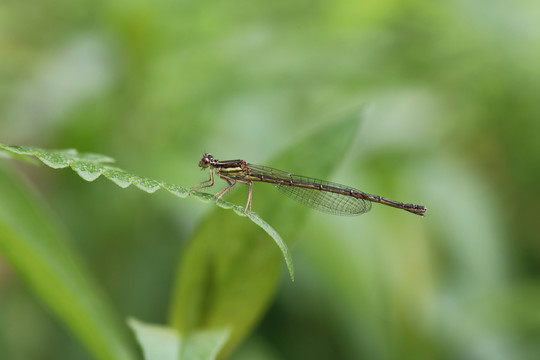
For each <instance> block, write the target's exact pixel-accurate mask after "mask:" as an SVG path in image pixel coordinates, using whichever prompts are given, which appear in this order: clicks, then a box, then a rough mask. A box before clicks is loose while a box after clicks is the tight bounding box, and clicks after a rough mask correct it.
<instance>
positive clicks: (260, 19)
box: [0, 0, 540, 360]
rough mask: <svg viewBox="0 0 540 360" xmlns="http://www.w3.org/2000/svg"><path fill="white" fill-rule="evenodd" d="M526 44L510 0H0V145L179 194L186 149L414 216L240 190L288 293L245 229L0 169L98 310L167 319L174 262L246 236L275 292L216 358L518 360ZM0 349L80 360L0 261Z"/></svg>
mask: <svg viewBox="0 0 540 360" xmlns="http://www.w3.org/2000/svg"><path fill="white" fill-rule="evenodd" d="M539 44H540V5H539V4H538V3H537V2H534V1H479V0H472V1H471V0H470V1H463V0H461V1H459V0H455V1H445V2H433V1H421V0H416V1H415V0H409V1H364V2H360V1H352V0H342V1H340V0H335V1H282V0H278V1H271V2H269V1H256V0H250V1H240V0H238V1H214V0H209V1H200V2H196V1H171V0H161V1H120V0H117V1H95V0H92V1H90V0H88V1H80V0H79V1H72V0H71V1H67V0H45V1H43V0H42V1H15V0H4V1H2V2H1V3H0V142H2V143H7V144H14V145H15V144H21V145H32V146H40V147H44V148H77V149H78V150H79V151H87V152H96V153H102V154H106V155H109V156H112V157H114V158H115V159H117V163H118V165H119V166H121V167H122V168H124V169H127V170H128V171H131V172H133V173H135V174H139V175H142V176H147V177H151V178H155V179H160V180H163V181H167V182H169V183H174V184H180V185H183V186H186V187H189V186H191V185H193V184H195V183H197V182H199V181H202V180H205V179H206V178H207V173H206V172H205V173H203V172H201V171H199V169H198V167H197V163H198V161H199V159H200V157H201V155H202V153H203V152H205V151H207V152H211V153H213V154H214V155H215V157H216V158H218V159H223V160H225V159H237V158H242V159H245V160H247V161H249V162H252V163H256V164H262V165H270V166H274V167H278V168H281V169H283V170H287V171H291V172H297V173H300V174H302V175H307V176H316V177H324V178H326V179H328V180H332V181H336V182H340V183H344V184H348V185H351V186H354V187H357V188H359V189H361V190H363V191H366V192H369V193H373V194H379V195H383V196H386V197H389V198H392V199H395V200H399V201H406V202H414V203H418V204H422V205H425V206H427V207H428V208H429V210H428V213H427V216H426V217H425V218H424V219H422V218H420V217H417V216H414V215H412V214H408V213H405V212H402V211H399V210H396V209H391V208H386V207H383V206H377V205H375V206H374V208H373V210H372V211H371V212H370V213H369V214H366V215H363V216H361V217H358V218H347V217H334V216H331V215H327V214H321V213H315V212H313V211H311V210H310V209H307V208H304V207H302V206H301V205H298V204H296V203H294V202H292V201H291V200H289V199H287V198H284V199H281V198H282V196H280V194H279V192H277V191H275V190H274V189H272V187H271V186H270V185H267V184H260V185H259V184H257V185H256V186H255V192H254V200H253V210H254V211H256V212H257V213H258V214H259V215H260V216H261V217H262V218H263V219H265V220H266V221H267V222H268V223H270V224H271V225H272V226H273V227H274V229H276V230H277V231H278V232H279V233H280V234H281V236H282V237H283V238H284V240H285V241H286V242H287V243H288V244H289V245H290V247H291V249H292V255H293V259H294V261H295V264H296V281H295V282H294V283H291V282H290V281H289V279H288V274H287V273H286V270H285V265H284V263H283V261H282V259H279V253H278V252H277V250H276V249H277V248H276V247H275V244H274V243H273V241H272V240H271V239H270V238H269V237H268V236H267V235H266V234H264V233H263V232H262V230H260V229H259V228H257V227H256V226H255V225H253V224H252V223H251V222H249V221H248V220H247V219H244V218H239V217H237V216H235V215H231V213H230V212H229V211H226V210H222V209H219V208H217V207H215V206H213V205H212V204H202V203H200V202H198V201H195V200H194V199H190V198H188V199H186V200H182V199H179V198H177V197H174V196H171V195H170V194H167V193H165V192H163V191H161V192H158V193H156V194H154V195H152V196H150V195H148V194H145V193H143V192H141V191H138V190H135V189H126V190H121V189H120V188H118V187H117V186H115V185H114V184H112V183H111V182H108V181H105V180H98V181H97V182H95V183H91V184H89V183H86V182H84V181H82V180H81V179H80V178H79V177H77V176H76V175H75V174H73V173H72V172H70V171H68V170H63V171H54V170H51V169H49V168H46V167H35V166H31V165H23V164H21V163H20V162H16V161H2V162H1V163H0V167H2V168H9V169H11V170H13V171H15V172H16V173H17V174H18V175H17V176H18V177H19V178H20V179H21V181H22V182H23V183H24V184H25V185H26V186H28V188H29V189H31V190H29V191H30V192H32V193H33V194H34V196H35V198H36V199H39V200H37V201H39V202H40V203H42V205H43V206H44V207H45V208H46V209H47V212H48V213H49V215H50V217H51V218H52V219H53V222H54V224H55V226H57V227H58V228H59V229H61V231H62V232H63V233H65V234H66V235H67V238H68V239H69V240H70V242H71V243H72V244H71V245H73V247H74V249H76V251H77V253H78V254H79V255H80V257H81V258H82V259H83V262H84V264H85V265H86V266H87V267H88V268H89V269H90V272H91V275H92V276H93V277H95V279H96V282H97V283H98V284H99V286H100V287H101V288H102V290H103V293H104V294H105V296H106V297H107V298H108V299H109V300H110V302H111V304H112V305H113V307H114V309H115V310H116V311H117V313H118V315H119V316H120V317H121V318H125V317H128V316H134V317H136V318H139V319H142V320H144V321H147V322H151V323H158V324H166V323H169V322H172V323H175V320H174V319H172V318H174V317H175V316H174V315H171V313H174V311H175V310H174V305H172V304H173V303H174V301H172V300H171V299H173V298H174V297H175V295H174V292H175V290H174V289H175V288H177V289H178V288H182V286H183V285H182V284H183V283H182V279H185V277H186V276H188V275H186V273H189V270H192V271H193V272H197V271H198V268H197V267H196V266H197V265H195V267H188V271H186V268H184V270H181V269H182V266H185V262H184V261H183V260H182V259H183V257H184V256H185V254H186V253H187V252H188V249H189V248H190V246H191V245H189V244H191V243H192V242H193V241H195V240H194V239H197V238H199V239H200V238H204V237H207V238H212V239H218V240H219V241H220V242H221V245H220V249H221V248H223V250H224V251H223V252H221V251H219V254H218V255H217V256H219V257H227V256H228V254H227V251H226V249H227V244H228V241H229V238H228V236H225V235H224V234H231V233H232V234H239V236H246V237H249V236H248V235H243V234H257V238H256V239H255V237H254V238H253V241H252V242H251V246H252V247H254V248H257V247H258V246H265V247H268V248H270V249H272V250H269V251H271V252H273V251H276V254H277V255H276V254H274V255H276V256H277V258H278V259H279V262H277V264H279V268H278V269H277V271H280V274H281V275H280V280H281V281H280V282H279V283H278V284H279V285H278V286H277V287H272V286H269V287H268V289H267V292H266V293H265V294H266V298H265V299H266V300H265V301H262V302H259V303H258V304H259V305H258V306H260V312H259V315H258V316H257V318H258V321H255V322H254V323H253V324H251V325H249V326H248V330H246V335H245V337H243V338H242V339H241V340H239V341H238V344H237V345H238V346H232V348H231V349H230V350H231V352H230V353H229V357H230V358H231V359H490V360H493V359H537V358H539V356H540V341H539V339H540V306H539V304H540V283H539V274H540V266H539V264H540V242H539V241H538V240H539V235H538V234H540V221H539V215H538V214H539V211H538V203H539V201H540V187H539V186H538V184H539V180H538V179H539V176H540V119H539V114H540V98H539V94H540V46H538V45H539ZM318 159H324V160H323V161H320V162H319V161H318ZM220 185H222V184H220ZM220 188H221V187H217V188H216V189H215V191H217V190H219V189H220ZM278 194H279V195H278ZM245 196H246V191H245V189H237V190H236V191H235V194H234V195H232V196H228V197H227V200H230V201H232V202H234V203H236V204H240V205H243V204H244V201H245ZM0 201H2V199H0ZM274 203H276V204H277V205H276V207H277V206H279V209H280V210H279V211H276V210H275V209H276V208H275V207H274V208H273V207H272V206H269V205H268V204H274ZM273 209H274V210H273ZM233 217H234V218H235V219H232V218H233ZM224 224H225V225H224ZM238 224H241V225H238ZM222 226H226V227H227V228H228V230H227V231H228V232H225V231H224V232H223V233H222V232H221V227H222ZM261 244H264V245H261ZM274 248H276V249H274ZM255 251H256V250H255ZM249 256H250V255H249V254H248V255H246V257H249ZM254 256H255V255H254ZM182 264H184V265H182ZM179 274H183V275H179ZM237 276H238V280H237V281H239V282H240V283H242V279H243V276H246V277H249V274H237ZM270 278H271V276H270ZM251 280H253V281H256V279H255V280H254V279H251ZM207 296H210V298H211V297H212V293H211V292H210V295H208V294H207ZM244 300H245V302H246V305H245V306H246V307H249V306H250V305H249V302H250V301H252V299H244ZM171 319H172V320H171ZM177 326H180V327H182V325H178V324H177ZM0 355H2V358H6V359H8V358H9V359H52V358H54V359H91V358H92V355H91V353H89V352H88V351H87V349H86V348H85V347H84V346H83V345H81V343H80V342H79V341H77V339H76V337H75V336H74V335H73V334H72V333H71V332H70V331H69V330H68V329H67V328H66V327H65V326H64V325H63V323H62V322H61V321H59V320H58V318H56V317H55V316H54V315H52V313H51V312H50V311H49V310H48V308H47V307H46V306H44V305H43V303H42V301H40V299H39V297H38V296H36V295H35V293H34V292H32V290H31V289H30V288H29V287H28V286H27V285H26V283H25V282H24V281H23V280H22V278H21V277H20V276H18V273H17V271H16V270H15V269H14V268H13V267H12V266H11V265H10V263H9V262H7V261H6V259H5V258H3V257H2V256H1V254H0Z"/></svg>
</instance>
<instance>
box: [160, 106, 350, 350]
mask: <svg viewBox="0 0 540 360" xmlns="http://www.w3.org/2000/svg"><path fill="white" fill-rule="evenodd" d="M357 124H358V116H354V117H348V118H346V119H344V120H343V121H340V122H338V123H334V124H330V125H328V126H323V127H321V128H319V129H318V130H317V131H315V132H314V133H312V134H311V135H310V136H308V137H306V138H305V139H304V140H303V141H301V142H299V143H298V144H296V145H295V146H294V148H291V149H288V150H287V151H285V152H284V155H283V156H282V162H283V163H284V164H285V166H287V167H284V168H283V169H284V170H288V169H293V168H295V167H292V166H291V167H289V166H288V165H287V161H286V160H287V159H290V158H291V155H290V154H295V156H296V154H299V156H300V158H301V159H303V160H304V163H306V164H308V165H309V166H313V165H314V166H313V167H312V168H311V173H313V172H315V173H314V175H315V176H321V177H325V176H327V175H328V174H329V172H331V170H332V169H333V168H335V166H336V165H337V164H339V161H336V159H337V160H339V159H340V158H342V157H343V154H344V153H346V150H347V148H348V146H349V144H350V143H351V139H352V138H353V136H354V135H355V129H356V127H357ZM321 144H325V148H324V151H325V152H327V153H329V154H325V155H324V156H320V157H318V156H314V155H318V153H319V152H320V151H318V150H317V148H320V147H321ZM319 150H320V149H319ZM306 153H307V154H309V155H310V157H311V158H315V160H311V159H306V157H305V155H304V154H306ZM302 156H303V157H302ZM317 160H318V161H317ZM271 165H272V164H271ZM289 165H290V164H289ZM276 167H277V166H276ZM298 169H299V173H304V174H310V171H309V169H305V168H302V166H299V167H298ZM267 185H268V184H256V185H255V187H256V189H255V190H254V200H253V201H254V202H253V206H254V207H256V209H257V210H256V211H257V212H260V213H264V214H265V216H264V217H265V218H266V217H267V216H269V218H271V219H272V221H273V222H279V223H280V228H281V227H283V228H284V229H286V231H287V234H288V237H290V238H294V234H297V233H299V232H301V231H302V227H301V224H302V223H303V219H304V217H305V214H306V211H308V210H309V209H307V208H305V207H302V206H298V204H296V203H295V202H292V201H289V199H286V198H285V199H282V198H281V197H278V196H275V195H276V193H275V191H274V189H272V188H271V186H267ZM258 186H260V187H261V188H260V189H259V188H257V187H258ZM264 186H267V190H268V191H266V193H267V194H266V195H265V191H263V189H262V187H264ZM235 195H236V194H235ZM235 195H233V197H234V196H235ZM245 201H246V199H245V194H244V196H243V198H242V200H238V202H239V203H245ZM233 208H235V212H243V208H242V207H240V206H236V207H233ZM259 219H260V217H258V216H257V217H256V218H252V221H254V222H256V223H257V224H258V225H259V226H261V227H262V228H264V229H265V230H267V231H268V232H269V234H270V235H271V236H272V237H273V238H274V240H275V241H276V243H277V244H278V246H279V247H280V248H281V251H282V254H283V255H284V256H285V257H286V259H288V256H289V255H288V250H287V247H286V245H285V243H283V242H282V240H281V238H279V237H278V235H277V234H274V233H272V232H273V229H272V228H270V227H268V228H267V227H266V225H265V224H263V223H260V222H259ZM240 220H241V218H238V217H237V216H233V215H231V213H230V212H225V211H215V212H213V213H212V214H210V215H209V216H208V218H207V219H206V220H205V221H204V222H202V223H201V226H200V227H199V229H198V230H197V231H196V233H195V235H194V237H193V239H192V240H191V242H190V244H189V245H188V247H187V249H186V250H185V251H184V253H183V260H182V263H181V265H180V267H179V269H178V274H177V280H176V289H175V294H174V299H173V303H172V308H171V315H170V316H171V320H170V321H171V323H172V325H173V326H174V327H175V328H176V329H178V330H179V331H180V332H182V333H187V334H189V333H191V332H198V331H201V330H204V329H215V328H223V327H227V326H228V327H230V329H231V336H230V338H229V340H228V342H227V344H226V345H225V348H224V350H223V351H222V353H220V356H222V357H226V356H227V355H228V354H229V353H230V352H231V351H232V350H233V349H234V348H235V347H236V346H237V345H238V343H239V342H240V341H241V340H242V339H243V338H244V337H245V336H246V335H247V334H248V333H249V332H250V331H251V329H252V328H253V326H254V325H255V323H256V321H257V320H258V319H259V318H260V317H261V315H262V313H263V312H264V310H265V309H266V307H267V306H268V304H269V303H270V302H271V300H272V298H273V296H274V293H275V291H276V287H277V284H278V281H279V275H280V252H279V251H278V249H276V247H275V246H271V245H272V244H269V242H267V241H264V236H263V234H261V233H260V231H256V230H257V229H256V228H254V227H253V226H251V225H250V224H249V223H247V222H245V221H240ZM261 221H262V220H261ZM290 271H291V273H292V267H291V269H290Z"/></svg>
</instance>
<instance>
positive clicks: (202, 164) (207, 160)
mask: <svg viewBox="0 0 540 360" xmlns="http://www.w3.org/2000/svg"><path fill="white" fill-rule="evenodd" d="M212 161H214V157H213V156H212V155H211V154H204V156H203V157H202V159H201V161H199V166H200V167H202V168H203V169H206V168H207V167H208V166H210V164H211V163H212Z"/></svg>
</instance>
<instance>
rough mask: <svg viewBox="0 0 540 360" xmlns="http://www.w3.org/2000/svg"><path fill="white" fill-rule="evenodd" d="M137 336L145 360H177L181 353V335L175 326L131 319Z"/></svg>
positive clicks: (130, 322)
mask: <svg viewBox="0 0 540 360" xmlns="http://www.w3.org/2000/svg"><path fill="white" fill-rule="evenodd" d="M128 324H129V326H130V327H131V329H133V331H134V333H135V337H136V338H137V340H138V341H139V344H140V345H141V348H142V351H143V354H144V359H145V360H177V359H178V354H180V335H179V334H178V331H176V330H175V329H173V328H169V327H166V326H159V325H151V324H146V323H143V322H142V321H139V320H137V319H129V320H128Z"/></svg>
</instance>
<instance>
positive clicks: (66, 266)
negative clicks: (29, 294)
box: [0, 150, 138, 360]
mask: <svg viewBox="0 0 540 360" xmlns="http://www.w3.org/2000/svg"><path fill="white" fill-rule="evenodd" d="M26 151H27V150H25V152H26ZM20 184H21V181H20V180H18V179H15V178H13V177H12V176H11V175H10V174H9V173H8V172H7V171H5V170H4V169H3V168H2V167H0V199H1V201H0V252H2V254H3V257H5V258H6V259H7V260H8V261H9V262H10V263H11V264H12V265H13V266H14V267H15V268H16V269H17V270H18V273H19V274H20V275H21V276H22V277H23V278H24V279H25V280H26V282H27V283H28V284H29V285H30V286H31V288H32V289H33V290H34V292H35V293H36V294H37V295H38V296H39V297H40V298H41V299H42V300H43V301H44V302H45V303H46V304H47V305H48V306H49V307H50V308H51V309H52V310H53V312H55V313H56V314H57V316H58V317H59V318H60V319H61V320H62V321H63V322H64V323H65V324H66V325H67V326H68V327H70V328H71V330H72V331H73V333H74V334H75V335H76V336H77V337H78V338H79V339H80V341H81V342H82V343H84V344H85V346H86V347H87V348H88V349H89V351H91V352H92V353H93V354H94V355H95V357H96V358H98V359H103V360H106V359H109V360H131V359H137V358H138V357H137V355H136V354H137V352H136V350H135V346H134V345H135V344H134V343H132V341H131V339H130V336H129V334H128V332H127V328H126V327H125V325H123V323H122V321H120V320H119V319H118V318H116V316H115V313H114V311H113V310H112V309H111V306H110V304H109V303H108V301H107V300H106V299H105V298H104V297H103V296H102V294H101V291H100V288H99V287H98V286H97V285H96V284H95V283H94V282H93V280H92V278H91V276H90V275H89V273H88V271H87V269H85V268H84V266H83V264H82V261H81V260H80V259H79V258H78V257H77V255H76V254H75V252H74V251H73V250H72V249H71V248H70V247H69V246H68V241H67V239H66V238H65V236H64V235H63V234H62V233H61V232H60V231H59V229H58V228H57V227H56V226H55V224H54V221H53V220H52V219H50V218H49V217H48V216H47V213H46V211H45V210H44V209H43V208H42V207H41V206H39V201H38V200H37V199H36V198H35V197H34V196H32V194H31V193H30V191H29V190H28V189H27V188H24V187H23V186H21V185H20Z"/></svg>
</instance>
